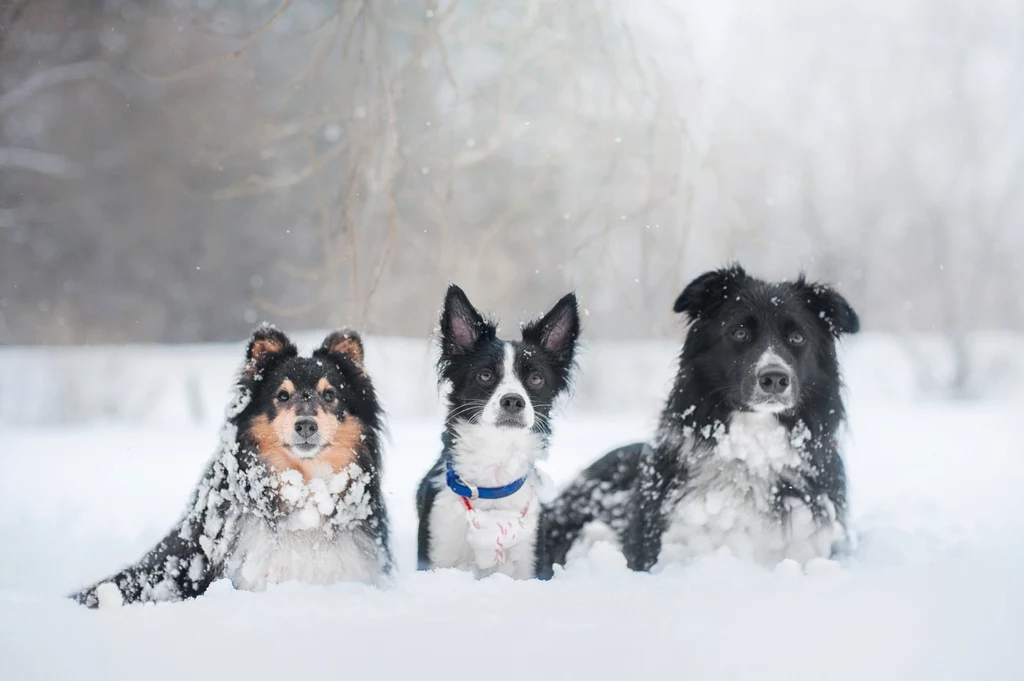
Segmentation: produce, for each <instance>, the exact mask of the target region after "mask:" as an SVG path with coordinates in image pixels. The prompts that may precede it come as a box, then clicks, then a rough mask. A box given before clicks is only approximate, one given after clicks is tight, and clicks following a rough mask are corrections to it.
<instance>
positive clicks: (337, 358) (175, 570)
mask: <svg viewBox="0 0 1024 681" xmlns="http://www.w3.org/2000/svg"><path fill="white" fill-rule="evenodd" d="M340 340H345V341H347V342H349V343H355V344H358V347H359V348H360V353H359V354H360V356H361V341H360V339H359V337H358V335H357V334H355V332H352V331H339V332H335V333H334V334H331V335H330V336H328V337H327V339H325V340H324V343H323V345H322V346H321V347H320V348H318V349H317V350H316V351H315V352H314V353H313V356H312V357H310V358H303V357H299V356H298V351H297V349H296V347H295V345H294V344H293V343H292V342H291V341H290V340H289V339H288V337H287V336H285V334H283V333H282V332H281V331H279V330H277V329H275V328H274V327H272V326H266V325H265V326H261V327H259V328H258V329H257V330H256V331H255V332H254V333H253V336H252V337H251V338H250V340H249V344H248V346H247V348H246V362H245V364H244V366H243V368H242V370H241V371H240V372H239V375H238V379H237V382H236V389H235V399H234V400H233V403H232V404H231V405H229V407H228V412H227V416H228V418H227V424H226V426H225V429H224V431H223V434H222V442H221V446H220V450H219V451H218V453H217V454H215V455H214V457H213V458H212V459H211V460H210V462H209V463H208V464H207V466H206V469H205V471H204V472H203V475H202V477H201V478H200V480H199V483H198V484H197V486H196V489H195V490H193V492H192V495H191V496H190V498H189V501H188V505H187V507H186V510H185V512H184V514H183V515H182V517H181V519H180V520H179V521H178V522H177V523H176V524H175V525H174V527H172V528H171V530H170V531H169V532H168V533H167V535H166V536H165V537H164V538H163V539H161V540H160V541H159V542H158V543H157V544H156V546H154V547H153V548H152V549H150V550H149V551H148V552H147V553H146V555H144V556H143V557H142V558H141V559H140V560H139V561H138V562H137V563H135V564H133V565H130V566H128V567H126V568H124V569H123V570H121V571H120V572H118V573H117V574H115V575H112V576H111V577H108V578H107V579H104V580H102V581H100V582H97V583H96V584H94V585H92V586H90V587H88V588H86V589H83V590H82V591H80V592H78V593H75V594H72V595H71V598H73V599H74V600H76V601H77V602H79V603H81V604H84V605H87V606H89V607H96V606H97V605H98V604H99V599H98V598H97V595H96V590H97V588H98V587H99V586H100V585H102V584H104V583H108V582H112V583H113V584H115V585H116V586H117V587H118V590H119V591H120V592H121V596H122V598H123V599H124V602H125V603H134V602H140V601H141V602H146V601H176V600H182V599H186V598H194V597H196V596H199V595H201V594H203V593H204V592H205V591H206V589H207V588H208V587H209V586H210V584H211V583H212V582H214V581H215V580H217V579H219V578H220V577H222V576H224V570H225V564H226V562H227V561H228V560H230V559H231V557H232V552H233V550H234V547H235V542H236V541H237V538H238V536H237V532H238V530H239V525H240V522H241V520H242V519H243V518H244V517H245V516H247V515H255V516H258V517H259V518H260V519H262V520H264V521H266V522H267V523H268V525H269V526H270V527H271V528H276V526H277V523H279V522H280V521H281V520H282V518H283V517H284V516H285V512H284V511H283V508H284V504H283V502H282V500H281V499H280V498H279V496H278V493H277V491H278V485H277V482H276V480H277V478H276V475H275V474H274V472H272V471H271V470H270V469H269V467H268V466H267V465H266V464H264V463H263V462H262V461H260V459H259V443H258V442H257V441H256V440H255V439H254V438H253V436H252V435H251V433H250V426H251V425H252V422H253V420H254V419H256V418H257V417H259V416H260V415H266V414H267V413H268V412H269V411H270V410H272V409H273V400H274V392H275V391H276V388H277V386H278V385H279V384H280V378H281V377H282V376H284V375H288V376H289V377H299V376H306V377H307V378H308V379H310V380H314V382H315V379H316V378H318V377H320V376H326V377H328V378H330V379H331V382H332V384H333V385H335V386H337V387H338V388H339V391H340V393H339V395H338V402H339V407H340V408H344V409H346V410H347V411H348V412H349V413H351V414H352V415H354V416H356V417H357V418H359V419H360V420H361V421H362V422H363V424H364V426H365V428H364V438H363V440H362V444H361V445H360V446H359V447H358V448H357V450H356V458H355V462H356V463H357V464H358V465H359V466H360V467H361V468H362V470H363V471H365V472H367V473H368V474H369V478H370V482H369V484H368V485H367V490H366V491H367V494H368V497H369V506H370V509H371V513H370V515H369V517H367V518H365V519H363V520H357V521H355V525H354V526H352V527H350V528H349V529H347V530H345V531H351V532H361V533H364V534H366V535H368V537H370V538H372V542H371V543H373V544H375V545H376V546H377V547H378V548H379V550H380V552H381V554H380V558H381V563H382V566H383V571H384V572H385V573H386V572H389V571H390V570H391V569H392V558H391V552H390V542H389V524H388V517H387V510H386V507H385V505H384V500H383V497H382V494H381V489H380V480H381V473H382V466H381V453H380V437H381V430H382V427H383V412H382V410H381V407H380V405H379V403H378V402H377V397H376V393H375V392H374V388H373V383H372V382H371V381H370V378H369V377H368V376H367V375H366V374H365V372H364V371H363V368H362V365H361V362H360V361H357V359H356V358H354V357H353V356H351V355H349V354H347V353H339V352H335V351H332V348H334V347H336V345H337V343H338V341H340ZM360 358H361V357H360ZM339 531H340V530H339Z"/></svg>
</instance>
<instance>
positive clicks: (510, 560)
mask: <svg viewBox="0 0 1024 681" xmlns="http://www.w3.org/2000/svg"><path fill="white" fill-rule="evenodd" d="M503 394H504V393H503ZM454 428H455V431H456V440H455V442H456V444H455V446H454V448H453V450H452V462H453V464H454V466H455V470H456V471H457V473H458V475H459V477H460V478H461V479H462V480H463V481H464V482H466V483H467V484H471V485H475V486H477V487H501V486H504V485H507V484H509V483H511V482H513V481H514V480H517V479H519V478H521V477H523V476H526V478H527V479H526V483H525V484H524V485H523V486H522V488H520V489H519V490H518V491H517V492H516V493H515V494H512V495H511V496H508V497H505V498H504V499H477V500H474V501H471V502H470V504H471V505H472V507H473V510H471V511H470V510H467V509H466V506H465V504H464V503H463V501H462V498H461V497H460V496H458V495H457V494H455V493H454V492H452V491H451V490H450V489H448V485H447V484H446V483H445V474H444V473H443V472H442V473H441V474H440V475H438V476H437V477H436V478H435V479H434V480H433V484H434V486H435V489H437V490H438V493H437V496H436V497H435V499H434V505H433V508H432V509H431V513H430V519H429V524H430V556H429V558H430V563H431V565H433V566H435V567H441V568H458V569H461V570H468V571H471V572H473V573H474V574H475V575H476V576H477V577H484V576H487V575H489V574H493V573H496V572H497V573H502V574H506V575H509V576H510V577H513V578H515V579H529V578H531V577H533V576H534V568H535V566H534V561H535V558H534V556H535V550H534V549H535V545H536V539H537V519H538V517H539V515H540V502H539V500H538V498H537V497H538V490H539V487H540V485H541V481H540V478H539V477H538V475H537V472H536V471H535V470H534V468H533V463H534V462H535V461H536V460H537V458H538V457H539V456H540V455H541V453H542V452H543V447H542V445H543V443H542V441H541V438H540V436H539V435H537V434H536V433H533V432H532V431H530V430H528V429H523V428H500V427H497V426H493V425H485V424H469V423H465V422H462V423H459V424H457V425H456V426H454Z"/></svg>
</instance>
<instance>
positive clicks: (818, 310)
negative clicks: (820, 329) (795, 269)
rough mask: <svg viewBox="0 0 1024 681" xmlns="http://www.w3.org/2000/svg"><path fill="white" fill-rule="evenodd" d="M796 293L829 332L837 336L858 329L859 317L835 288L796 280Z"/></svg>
mask: <svg viewBox="0 0 1024 681" xmlns="http://www.w3.org/2000/svg"><path fill="white" fill-rule="evenodd" d="M797 294H798V295H800V296H801V297H802V298H803V300H804V302H805V304H806V305H807V307H808V308H810V310H811V312H812V313H814V316H815V317H817V318H818V319H820V320H822V321H823V322H824V323H825V325H826V326H827V327H828V330H829V332H830V333H831V334H832V335H833V336H835V337H836V338H839V336H840V335H842V334H844V333H857V332H858V331H860V318H858V317H857V313H856V312H854V311H853V307H851V306H850V303H848V302H846V298H844V297H843V296H841V295H840V294H839V293H838V292H836V291H835V289H833V288H831V287H829V286H825V285H824V284H814V283H808V282H806V281H804V278H803V277H800V279H798V280H797Z"/></svg>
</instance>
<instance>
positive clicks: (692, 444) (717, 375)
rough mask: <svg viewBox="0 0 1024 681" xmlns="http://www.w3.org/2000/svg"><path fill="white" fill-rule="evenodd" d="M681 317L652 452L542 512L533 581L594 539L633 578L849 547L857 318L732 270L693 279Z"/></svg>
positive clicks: (604, 466)
mask: <svg viewBox="0 0 1024 681" xmlns="http://www.w3.org/2000/svg"><path fill="white" fill-rule="evenodd" d="M675 311H676V312H685V313H686V314H687V316H688V317H689V319H690V321H691V324H690V327H689V330H688V332H687V335H686V341H685V343H684V345H683V350H682V354H681V355H680V358H679V370H678V373H677V374H676V378H675V384H674V386H673V388H672V390H671V393H670V394H669V397H668V402H667V403H666V405H665V408H664V411H663V412H662V414H661V421H660V424H659V427H658V430H657V433H656V434H655V437H654V441H653V443H652V444H651V445H647V444H646V443H638V444H634V445H628V446H625V447H622V448H620V449H617V450H615V451H613V452H611V453H609V454H606V455H605V456H604V457H603V458H601V459H600V460H599V461H597V462H596V463H595V464H593V465H592V466H591V467H590V468H588V469H587V470H585V471H584V472H583V473H582V474H581V475H580V476H579V477H578V478H577V479H576V480H575V481H574V482H573V483H572V484H571V485H570V486H569V487H568V488H567V489H565V490H564V491H563V492H562V493H561V494H560V495H559V497H558V498H557V499H556V500H555V501H554V502H553V503H552V504H550V505H548V506H547V507H545V510H544V511H543V515H542V518H541V529H540V530H539V537H538V544H539V546H538V576H540V577H543V578H547V577H550V576H551V575H552V565H553V564H563V565H564V564H565V560H566V556H567V554H568V553H569V551H570V550H571V548H572V547H573V544H574V543H575V542H577V540H579V541H580V545H581V546H584V545H585V544H586V542H587V541H593V540H594V539H596V538H602V536H603V537H605V538H609V539H613V540H614V539H617V540H618V541H619V542H620V543H621V546H622V550H623V554H624V555H625V558H626V562H627V564H628V565H629V567H630V568H632V569H634V570H649V569H651V568H652V567H654V566H655V565H656V564H659V563H667V562H673V561H685V560H687V559H690V558H693V557H696V556H699V555H704V554H708V553H711V552H715V551H719V550H722V548H723V547H726V548H727V549H728V550H729V552H731V553H732V554H733V555H735V556H737V557H741V558H744V559H748V560H751V561H753V562H756V563H760V564H762V565H768V566H771V565H775V564H777V563H778V562H780V561H782V560H784V559H787V558H789V559H793V560H796V561H798V562H806V561H808V560H810V559H812V558H816V557H821V558H827V557H829V556H830V555H832V553H833V551H834V550H837V549H838V548H840V547H841V546H842V545H843V544H844V542H845V541H846V538H847V531H846V476H845V473H844V468H843V460H842V458H841V456H840V452H839V445H838V442H837V439H836V438H837V433H838V430H839V428H840V426H841V424H842V423H843V420H844V410H843V401H842V397H841V395H840V391H841V388H842V382H841V379H840V373H839V364H838V361H837V358H836V341H837V339H838V338H839V337H840V335H841V334H844V333H854V332H856V331H857V330H858V328H859V322H858V319H857V315H856V314H855V313H854V311H853V309H852V308H851V307H850V305H849V304H848V303H847V302H846V300H844V299H843V297H842V296H841V295H839V294H838V293H836V292H835V291H834V290H833V289H831V288H829V287H827V286H822V285H819V284H812V283H809V282H807V281H805V280H804V279H803V277H801V278H799V279H797V280H796V281H785V282H777V283H771V282H766V281H762V280H759V279H755V278H754V277H751V276H748V275H747V274H746V273H745V272H744V271H743V269H742V268H740V267H739V266H738V265H737V266H733V267H730V268H728V269H720V270H716V271H712V272H707V273H705V274H703V275H701V276H700V277H698V278H697V279H695V280H694V281H693V282H692V283H690V284H689V285H688V286H687V287H686V289H685V290H684V291H683V292H682V294H681V295H680V296H679V298H678V299H677V300H676V303H675ZM609 528H610V529H609ZM585 530H587V531H585Z"/></svg>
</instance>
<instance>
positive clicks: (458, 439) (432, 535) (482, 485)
mask: <svg viewBox="0 0 1024 681" xmlns="http://www.w3.org/2000/svg"><path fill="white" fill-rule="evenodd" d="M579 330H580V321H579V314H578V312H577V309H576V296H575V295H573V294H569V295H567V296H565V297H564V298H562V299H561V300H559V301H558V303H556V304H555V306H554V307H553V308H552V309H551V311H550V312H548V313H547V314H546V315H544V317H543V318H541V319H539V320H537V321H534V322H530V323H529V324H526V325H524V326H523V327H522V340H521V341H509V340H501V339H499V338H498V337H497V325H496V324H495V323H493V322H491V321H488V320H486V319H484V317H483V316H481V314H480V313H479V312H477V310H476V309H475V308H474V307H473V305H472V304H470V302H469V299H467V298H466V294H465V293H463V292H462V289H460V288H459V287H458V286H454V285H452V286H450V287H449V288H448V293H447V295H446V297H445V302H444V310H443V311H442V313H441V354H440V357H439V359H438V365H437V368H438V378H439V381H440V382H441V383H442V384H443V385H446V386H447V387H448V389H449V392H448V416H447V419H446V424H445V426H446V428H445V432H444V436H443V438H442V440H443V444H444V447H443V451H442V453H441V457H440V458H439V459H438V460H437V462H436V463H435V464H434V466H433V468H431V469H430V471H429V472H428V473H427V475H426V476H425V477H424V478H423V480H422V481H421V482H420V485H419V489H418V490H417V493H416V506H417V511H418V513H419V539H418V564H419V568H420V569H421V570H426V569H430V568H435V567H443V568H459V569H462V570H467V571H471V572H473V573H474V574H475V575H477V576H484V575H488V574H491V573H495V572H500V573H504V574H507V575H510V576H512V577H514V578H517V579H527V578H530V577H533V576H534V573H535V556H534V542H535V539H536V528H537V517H538V515H539V513H540V500H539V499H538V496H537V495H538V488H539V477H538V474H537V472H536V470H535V469H534V462H535V461H537V459H538V458H540V457H541V456H543V454H544V453H545V451H546V448H547V441H548V437H549V435H550V433H551V421H550V413H551V406H552V403H553V402H554V401H555V398H557V397H558V396H559V395H560V394H562V393H563V392H564V391H565V390H566V388H567V387H568V385H569V381H570V378H571V375H572V371H573V355H574V353H575V350H576V340H577V337H578V336H579Z"/></svg>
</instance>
